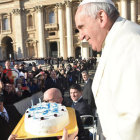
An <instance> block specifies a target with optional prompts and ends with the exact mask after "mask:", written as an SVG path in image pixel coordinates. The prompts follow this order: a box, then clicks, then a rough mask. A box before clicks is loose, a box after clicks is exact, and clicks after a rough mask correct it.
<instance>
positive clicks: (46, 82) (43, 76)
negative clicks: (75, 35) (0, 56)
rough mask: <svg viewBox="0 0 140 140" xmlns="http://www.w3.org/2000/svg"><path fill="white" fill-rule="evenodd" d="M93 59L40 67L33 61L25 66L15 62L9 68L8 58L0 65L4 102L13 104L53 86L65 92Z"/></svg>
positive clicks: (91, 63) (90, 64)
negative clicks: (3, 64)
mask: <svg viewBox="0 0 140 140" xmlns="http://www.w3.org/2000/svg"><path fill="white" fill-rule="evenodd" d="M93 62H94V61H93V60H92V59H89V61H86V60H81V61H76V60H75V61H73V63H65V64H60V65H59V67H55V68H54V65H48V66H47V67H44V68H41V65H36V64H35V63H33V64H32V65H31V66H28V67H26V64H25V63H24V64H23V63H22V64H18V63H15V64H14V66H13V68H11V66H10V65H11V63H10V61H9V60H7V61H6V62H5V68H4V67H3V66H2V65H0V80H1V82H0V84H1V89H2V93H3V95H4V104H5V105H9V104H13V103H15V102H17V101H19V100H22V99H23V98H26V97H29V96H31V95H32V94H34V93H37V92H39V91H43V92H44V91H46V90H47V89H49V88H52V87H55V88H58V89H60V90H61V92H62V95H63V96H64V94H65V92H66V91H67V90H68V89H69V88H70V86H71V85H73V84H75V83H79V84H80V83H81V82H83V80H82V74H81V72H82V71H84V70H87V71H88V70H89V69H91V68H92V66H93V65H95V64H94V63H93Z"/></svg>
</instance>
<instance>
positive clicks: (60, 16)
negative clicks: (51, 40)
mask: <svg viewBox="0 0 140 140" xmlns="http://www.w3.org/2000/svg"><path fill="white" fill-rule="evenodd" d="M58 23H59V36H60V56H62V57H63V58H64V59H66V57H67V53H66V51H67V49H66V46H65V36H64V29H65V28H64V14H63V9H62V3H59V4H58Z"/></svg>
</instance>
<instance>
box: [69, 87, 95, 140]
mask: <svg viewBox="0 0 140 140" xmlns="http://www.w3.org/2000/svg"><path fill="white" fill-rule="evenodd" d="M70 97H71V99H72V105H71V107H73V108H74V109H75V110H76V111H77V112H78V113H79V115H80V116H82V115H92V109H91V108H90V106H89V105H88V103H87V102H86V101H85V100H84V99H83V97H82V88H81V86H80V85H78V84H74V85H72V86H71V87H70ZM82 123H83V125H85V124H86V125H89V124H93V119H92V118H91V117H89V118H86V119H85V118H84V119H82ZM84 132H85V136H86V140H89V139H90V135H89V134H90V133H89V131H88V130H84Z"/></svg>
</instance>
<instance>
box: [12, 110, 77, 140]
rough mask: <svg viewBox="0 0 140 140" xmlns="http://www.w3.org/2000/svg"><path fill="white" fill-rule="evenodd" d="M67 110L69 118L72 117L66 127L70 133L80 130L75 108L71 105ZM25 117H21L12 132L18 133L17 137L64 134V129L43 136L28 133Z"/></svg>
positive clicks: (28, 137)
mask: <svg viewBox="0 0 140 140" xmlns="http://www.w3.org/2000/svg"><path fill="white" fill-rule="evenodd" d="M67 110H68V112H69V118H70V123H69V125H68V126H66V129H67V130H68V134H72V133H74V132H76V131H77V130H78V127H77V121H76V115H75V110H74V109H73V108H71V107H67ZM24 117H25V115H23V117H22V118H21V120H20V121H19V123H18V124H17V126H16V127H15V129H14V130H13V132H12V134H17V135H18V136H17V138H16V139H30V138H43V137H57V136H62V135H63V130H61V131H59V132H57V133H52V134H47V135H43V136H37V135H32V134H30V133H27V132H26V131H25V129H24Z"/></svg>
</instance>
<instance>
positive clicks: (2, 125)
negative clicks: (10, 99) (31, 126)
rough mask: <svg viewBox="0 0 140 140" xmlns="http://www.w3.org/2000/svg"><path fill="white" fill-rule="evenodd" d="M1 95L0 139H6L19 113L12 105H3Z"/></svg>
mask: <svg viewBox="0 0 140 140" xmlns="http://www.w3.org/2000/svg"><path fill="white" fill-rule="evenodd" d="M3 101H4V98H3V95H0V140H7V139H8V136H9V135H10V134H11V132H12V131H13V129H14V128H15V126H16V125H17V123H18V121H19V120H20V118H21V115H20V114H19V113H18V111H17V110H16V108H15V107H14V106H13V105H9V106H4V103H3Z"/></svg>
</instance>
